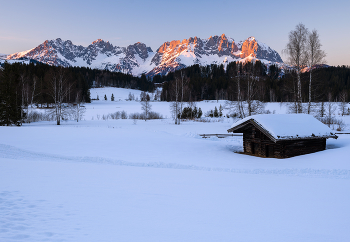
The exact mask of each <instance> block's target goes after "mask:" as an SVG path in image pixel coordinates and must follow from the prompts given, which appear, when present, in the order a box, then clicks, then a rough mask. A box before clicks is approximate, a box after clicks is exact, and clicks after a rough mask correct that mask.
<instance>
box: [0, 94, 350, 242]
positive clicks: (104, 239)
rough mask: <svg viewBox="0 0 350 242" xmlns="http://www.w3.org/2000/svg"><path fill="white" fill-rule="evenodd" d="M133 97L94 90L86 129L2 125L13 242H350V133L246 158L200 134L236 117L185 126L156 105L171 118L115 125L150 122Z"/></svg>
mask: <svg viewBox="0 0 350 242" xmlns="http://www.w3.org/2000/svg"><path fill="white" fill-rule="evenodd" d="M129 92H132V94H134V95H135V96H136V95H139V94H140V91H138V90H128V89H121V88H95V89H92V90H91V97H92V98H95V97H96V95H99V96H100V100H98V101H95V100H93V101H92V103H88V104H85V107H86V113H85V116H84V119H85V120H82V121H79V122H76V121H65V122H62V125H60V126H58V125H55V122H54V121H50V122H47V121H45V122H33V123H28V124H24V125H23V126H22V127H19V128H18V127H16V128H14V127H8V126H0V134H1V135H0V241H1V242H2V241H5V242H11V241H23V242H27V241H98V242H110V241H143V242H148V241H150V242H151V241H152V242H154V241H167V242H178V241H181V242H193V241H201V242H212V241H244V242H256V241H269V242H280V241H283V242H295V241H303V242H326V241H327V242H329V241H337V242H338V241H341V242H343V241H350V233H349V228H348V226H349V224H350V209H349V203H350V193H349V185H350V162H349V161H348V160H349V159H348V156H349V150H350V135H346V134H344V135H339V138H338V139H329V140H327V149H326V150H324V151H321V152H317V153H312V154H308V155H302V156H297V157H293V158H289V159H283V160H281V159H276V158H260V157H254V156H249V155H243V154H240V153H239V152H241V151H243V140H242V137H238V136H234V137H232V136H231V137H227V138H224V139H219V138H217V137H212V138H207V139H203V138H201V137H200V136H199V134H220V133H227V131H226V130H227V129H228V128H230V126H231V125H232V123H233V122H234V121H233V120H232V119H231V118H230V119H228V118H221V119H212V120H216V121H213V122H195V121H187V122H182V123H181V125H175V124H174V122H173V120H172V119H171V118H170V117H171V116H170V114H169V113H170V107H169V103H168V102H151V104H152V111H155V112H160V113H161V114H162V115H163V116H164V117H166V116H168V119H162V120H148V121H141V120H139V121H134V120H132V119H118V120H112V119H103V115H106V114H108V113H114V112H117V111H122V110H125V111H127V112H128V114H130V113H131V112H142V109H141V104H140V102H137V101H126V100H125V99H126V98H127V97H128V94H129ZM112 93H113V94H114V96H115V97H116V100H115V101H111V100H110V95H111V94H112ZM105 94H106V95H107V96H108V100H107V101H105V100H104V99H103V98H101V97H103V96H104V95H105ZM220 103H221V104H223V103H224V101H223V100H221V101H219V102H217V101H202V102H197V103H196V105H197V107H201V108H202V110H203V112H204V113H205V112H206V111H207V110H209V109H213V108H214V106H218V105H219V104H220ZM266 109H268V110H269V111H271V113H275V111H276V113H286V112H287V110H288V104H286V103H268V104H267V107H266ZM40 110H42V109H40ZM40 110H38V111H40ZM336 113H337V112H336ZM271 115H273V114H271ZM93 117H94V118H93ZM338 117H339V118H341V119H342V120H344V122H345V123H346V124H350V117H347V116H343V117H341V116H338ZM218 121H219V122H218ZM278 125H279V126H283V125H284V123H279V124H278ZM348 127H349V126H348ZM346 132H349V130H346Z"/></svg>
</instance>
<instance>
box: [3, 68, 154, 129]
mask: <svg viewBox="0 0 350 242" xmlns="http://www.w3.org/2000/svg"><path fill="white" fill-rule="evenodd" d="M93 86H95V87H102V86H114V87H123V88H131V89H139V90H143V91H153V90H154V85H153V83H152V82H151V81H149V79H147V78H146V76H145V75H142V76H141V77H134V76H131V75H127V74H123V73H115V72H110V71H107V70H96V69H90V68H84V67H69V68H64V67H56V66H50V65H46V64H43V63H38V62H37V63H30V64H23V63H13V64H9V63H7V62H5V63H4V64H3V65H2V66H0V125H11V124H16V125H21V124H22V122H23V120H24V119H25V118H26V116H27V115H28V112H29V107H32V106H33V105H35V106H36V107H38V108H53V109H54V111H53V112H52V113H53V114H52V115H54V116H55V118H56V120H57V124H60V120H61V119H62V118H63V117H64V115H65V113H64V112H65V109H64V108H62V107H64V106H65V105H63V104H64V103H65V104H77V103H78V104H79V103H81V102H91V100H90V88H91V87H93Z"/></svg>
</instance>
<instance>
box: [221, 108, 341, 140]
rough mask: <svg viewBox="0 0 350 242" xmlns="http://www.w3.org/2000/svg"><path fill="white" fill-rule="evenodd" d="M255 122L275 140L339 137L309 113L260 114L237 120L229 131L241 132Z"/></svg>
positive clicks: (255, 124)
mask: <svg viewBox="0 0 350 242" xmlns="http://www.w3.org/2000/svg"><path fill="white" fill-rule="evenodd" d="M249 123H251V124H253V125H254V126H256V127H257V128H259V129H260V130H261V131H262V132H263V133H265V134H266V135H267V136H268V137H270V138H271V139H272V140H273V141H274V142H276V141H279V140H295V139H310V138H337V136H336V135H335V134H334V133H333V132H332V130H331V129H330V128H328V127H327V126H326V125H325V124H323V123H321V122H320V121H319V120H317V119H316V118H314V117H313V116H312V115H308V114H260V115H253V116H249V117H246V118H244V119H242V120H239V121H237V122H236V123H234V124H233V125H232V127H231V128H230V129H229V130H227V131H228V132H235V133H238V132H241V128H242V127H244V126H245V125H247V124H249Z"/></svg>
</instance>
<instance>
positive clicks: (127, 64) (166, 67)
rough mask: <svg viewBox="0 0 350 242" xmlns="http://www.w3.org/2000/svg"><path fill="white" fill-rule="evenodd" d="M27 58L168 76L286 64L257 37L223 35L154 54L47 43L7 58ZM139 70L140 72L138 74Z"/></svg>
mask: <svg viewBox="0 0 350 242" xmlns="http://www.w3.org/2000/svg"><path fill="white" fill-rule="evenodd" d="M21 57H25V58H28V59H34V60H36V61H40V62H43V63H47V64H50V65H61V66H65V67H68V66H84V67H90V68H97V69H108V70H110V71H122V72H126V73H129V74H134V75H140V74H142V73H146V74H148V75H150V76H153V75H156V74H166V73H168V72H169V71H174V70H177V69H181V68H184V67H187V66H190V65H194V64H199V65H203V66H205V65H211V64H225V65H226V64H227V63H229V62H232V61H247V60H249V61H250V60H255V59H259V60H261V61H262V62H268V63H276V62H278V63H283V61H282V59H281V57H280V56H279V54H278V53H277V52H276V51H274V50H272V49H271V48H270V47H268V46H267V45H266V44H264V43H261V42H258V41H257V40H256V39H255V38H254V37H249V38H247V39H246V40H244V41H238V42H236V41H235V40H234V39H233V38H230V37H228V36H226V35H225V34H222V35H220V36H218V35H214V36H210V37H209V38H207V39H201V38H199V37H191V38H188V39H184V40H182V41H180V40H173V41H170V42H165V43H163V44H162V45H161V46H160V47H159V48H158V49H157V51H156V52H155V53H154V52H153V51H152V49H151V48H150V47H147V46H146V45H145V44H143V43H140V42H137V43H135V44H133V45H129V46H127V47H119V46H113V45H112V44H111V43H110V42H108V41H104V40H102V39H97V40H95V41H93V42H92V43H91V44H90V45H89V46H88V47H83V46H81V45H74V44H73V43H72V41H70V40H62V39H61V38H57V39H55V40H46V41H45V42H44V43H42V44H40V45H39V46H37V47H35V48H33V49H31V50H27V51H23V52H19V53H15V54H12V55H9V56H7V57H6V58H7V59H11V60H14V59H19V58H21ZM136 70H137V71H136Z"/></svg>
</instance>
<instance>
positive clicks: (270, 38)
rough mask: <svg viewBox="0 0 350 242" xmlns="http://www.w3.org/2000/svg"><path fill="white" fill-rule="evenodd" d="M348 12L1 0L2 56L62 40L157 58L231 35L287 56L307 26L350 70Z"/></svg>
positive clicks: (219, 1) (296, 6)
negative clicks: (143, 51)
mask: <svg viewBox="0 0 350 242" xmlns="http://www.w3.org/2000/svg"><path fill="white" fill-rule="evenodd" d="M349 9H350V1H349V0H333V1H324V0H321V1H315V0H313V1H309V0H304V1H302V0H293V1H283V0H280V1H275V0H273V1H255V0H251V1H228V0H216V1H207V0H194V1H190V0H187V1H184V0H179V1H165V0H163V1H160V0H148V1H140V0H127V1H103V0H99V1H92V0H84V1H82V0H75V1H74V0H69V1H67V0H60V1H51V0H30V1H27V0H0V53H4V54H12V53H14V52H18V51H24V50H28V49H31V48H34V47H36V46H37V45H39V44H41V43H42V42H44V41H45V40H47V39H56V38H62V39H64V40H67V39H69V40H71V41H72V42H73V43H74V44H80V45H83V46H88V45H89V44H90V43H91V42H93V41H94V40H96V39H99V38H101V39H104V40H106V41H110V42H111V43H112V44H113V45H117V46H127V45H129V44H134V43H136V42H143V43H145V44H146V45H148V46H150V47H151V48H152V49H153V51H156V50H157V48H158V47H159V46H160V45H161V44H163V43H164V42H166V41H171V40H178V39H179V40H182V39H185V38H186V39H187V38H189V37H195V36H197V37H200V38H208V37H209V36H211V35H221V34H223V33H225V34H226V36H228V37H231V38H234V39H235V40H236V41H239V40H245V39H246V38H248V37H250V36H254V37H255V38H256V39H257V40H259V41H261V42H264V43H266V44H267V45H269V46H270V47H271V48H273V49H275V50H276V51H278V52H279V53H280V54H282V53H281V51H282V49H284V47H285V45H286V43H287V40H288V33H289V32H290V31H291V30H292V29H294V28H295V26H296V25H297V24H298V23H303V24H305V25H306V27H307V28H309V29H310V30H312V29H317V30H318V31H319V34H320V39H321V43H322V44H323V49H324V50H325V51H326V53H327V62H328V64H330V65H350V58H349V55H350V44H349V39H350V14H349ZM282 59H285V56H283V55H282Z"/></svg>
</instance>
